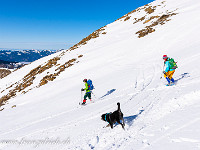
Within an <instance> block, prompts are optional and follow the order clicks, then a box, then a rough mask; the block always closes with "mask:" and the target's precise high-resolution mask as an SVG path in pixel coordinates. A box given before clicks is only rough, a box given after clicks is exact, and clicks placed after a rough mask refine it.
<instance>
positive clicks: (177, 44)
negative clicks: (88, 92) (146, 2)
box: [0, 0, 200, 150]
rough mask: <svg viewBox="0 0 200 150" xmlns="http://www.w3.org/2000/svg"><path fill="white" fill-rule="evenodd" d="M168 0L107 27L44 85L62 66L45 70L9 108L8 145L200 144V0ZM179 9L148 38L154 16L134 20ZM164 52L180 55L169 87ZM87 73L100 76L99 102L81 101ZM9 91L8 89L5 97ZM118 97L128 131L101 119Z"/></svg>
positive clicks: (62, 149) (1, 132) (2, 85)
mask: <svg viewBox="0 0 200 150" xmlns="http://www.w3.org/2000/svg"><path fill="white" fill-rule="evenodd" d="M161 2H162V1H160V0H156V1H154V2H153V3H151V5H152V6H157V7H156V10H155V11H154V12H153V13H152V14H147V13H146V12H145V11H144V9H142V10H140V12H138V11H137V12H136V13H133V14H131V15H130V16H131V18H130V19H129V20H127V21H124V19H120V20H118V21H115V22H114V23H111V24H109V25H107V26H106V27H105V32H106V34H102V35H100V37H98V38H95V39H92V40H90V41H89V42H88V43H87V44H86V45H83V46H81V47H80V48H78V49H76V50H74V51H70V52H69V51H68V52H66V53H65V55H63V56H62V57H61V59H60V60H59V61H58V64H64V63H65V62H67V61H68V60H70V59H72V58H77V57H78V56H79V55H83V57H81V58H79V59H78V61H79V62H78V63H75V64H74V65H73V66H71V67H69V68H67V69H66V70H65V71H64V72H62V73H61V74H60V75H59V76H58V77H57V78H56V79H55V80H54V81H53V82H51V81H49V82H48V84H46V85H44V86H41V87H40V88H36V86H37V85H38V84H39V82H40V80H41V79H42V78H43V77H44V76H45V75H47V72H49V74H50V73H54V72H55V68H56V67H52V68H51V69H48V70H46V71H45V72H43V73H42V74H39V75H37V76H36V79H35V80H34V82H33V84H32V85H31V86H30V87H28V89H31V88H33V89H32V90H30V91H29V92H28V93H26V94H21V93H17V96H16V97H14V98H12V99H10V100H9V101H8V104H6V105H4V106H2V108H4V110H3V111H0V118H1V119H0V124H1V128H0V149H3V150H16V149H20V150H26V149H41V150H44V149H49V150H54V149H58V150H66V149H84V150H88V149H97V150H101V149H102V150H105V149H121V150H125V149H126V150H129V149H130V150H131V149H136V150H138V149H141V150H143V149H148V150H149V149H150V150H151V149H153V150H161V149H162V150H169V149H171V150H198V149H200V126H199V124H200V69H199V63H200V60H199V56H200V51H199V49H200V38H199V35H200V30H199V24H200V17H199V16H198V15H199V14H200V9H199V6H200V1H199V0H193V1H191V0H176V1H174V0H166V2H164V3H163V4H162V3H161ZM158 5H160V6H158ZM142 8H143V7H142ZM172 11H173V12H174V13H177V15H174V16H171V17H170V18H169V19H171V20H170V21H169V22H166V23H165V24H164V25H158V26H156V27H154V28H155V30H156V31H155V32H153V33H150V34H149V35H147V36H145V37H142V38H138V35H137V34H135V33H136V32H137V31H139V30H141V29H143V28H144V27H145V26H147V25H150V24H151V22H148V23H147V24H143V22H144V21H141V22H138V23H136V24H133V22H134V21H135V20H133V18H138V19H139V18H141V17H143V16H144V15H146V17H147V18H150V17H151V16H156V15H159V16H161V15H162V14H166V12H172ZM154 21H155V20H154ZM61 53H62V51H61V52H58V53H55V54H53V55H50V56H47V57H44V58H42V59H39V60H37V61H35V62H33V63H31V64H29V65H27V66H25V67H23V68H21V69H20V70H17V71H15V72H13V73H12V74H10V75H9V76H7V77H6V78H4V79H2V80H0V91H2V90H4V89H6V87H9V86H10V85H11V84H13V83H15V82H18V81H21V79H22V78H23V77H24V76H25V75H26V74H28V73H29V72H30V71H31V70H32V69H34V68H36V67H37V66H39V65H43V64H45V62H47V61H48V60H49V59H51V58H54V57H55V56H59V55H60V54H61ZM164 54H167V55H168V56H169V57H172V58H174V59H175V60H176V61H178V63H177V64H178V69H176V72H175V74H174V78H175V80H176V81H177V84H176V85H175V86H171V87H166V86H165V84H166V83H167V82H166V80H165V79H163V78H162V79H160V76H161V73H162V68H163V60H162V55H164ZM84 78H88V79H92V80H93V84H94V86H95V90H94V91H93V92H94V94H95V96H94V95H92V98H93V100H94V101H95V102H94V103H91V104H90V102H89V101H87V103H88V105H86V106H79V105H78V103H79V102H80V101H81V100H82V99H81V91H80V89H81V88H82V87H84V84H83V82H82V80H83V79H84ZM28 89H26V90H28ZM8 92H9V89H7V90H5V91H4V92H3V93H0V97H1V96H3V95H5V94H7V93H8ZM82 96H83V95H82ZM117 102H120V103H121V110H122V112H123V114H124V120H125V123H126V125H125V130H123V129H122V128H121V126H120V125H116V126H115V127H114V129H111V128H104V127H105V126H106V125H107V123H106V122H104V121H102V120H101V115H102V114H103V113H108V112H112V111H115V110H116V109H117ZM14 105H16V107H13V108H12V106H14ZM3 140H8V141H7V143H6V141H3ZM52 142H54V143H52Z"/></svg>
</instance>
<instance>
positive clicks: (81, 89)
mask: <svg viewBox="0 0 200 150" xmlns="http://www.w3.org/2000/svg"><path fill="white" fill-rule="evenodd" d="M81 103H82V89H81ZM81 103H80V104H81Z"/></svg>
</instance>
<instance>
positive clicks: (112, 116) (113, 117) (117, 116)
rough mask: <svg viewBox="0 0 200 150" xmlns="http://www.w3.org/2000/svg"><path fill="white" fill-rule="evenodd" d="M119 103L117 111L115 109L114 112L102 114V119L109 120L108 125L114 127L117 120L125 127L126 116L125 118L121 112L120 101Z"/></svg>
mask: <svg viewBox="0 0 200 150" xmlns="http://www.w3.org/2000/svg"><path fill="white" fill-rule="evenodd" d="M117 105H118V109H117V110H116V111H114V112H113V113H112V112H111V113H106V114H103V115H101V119H102V120H103V121H106V122H108V123H109V124H108V126H109V125H110V126H111V128H112V129H113V124H115V123H116V122H117V123H119V124H121V125H122V128H123V129H124V126H125V124H124V118H123V113H122V112H121V109H120V103H117ZM120 120H121V121H122V123H121V122H120Z"/></svg>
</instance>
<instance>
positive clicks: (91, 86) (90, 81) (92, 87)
mask: <svg viewBox="0 0 200 150" xmlns="http://www.w3.org/2000/svg"><path fill="white" fill-rule="evenodd" d="M87 83H88V85H89V90H93V89H94V86H93V84H92V80H90V79H89V80H88V81H87Z"/></svg>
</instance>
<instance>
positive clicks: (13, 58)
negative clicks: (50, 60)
mask: <svg viewBox="0 0 200 150" xmlns="http://www.w3.org/2000/svg"><path fill="white" fill-rule="evenodd" d="M55 52H56V51H52V50H0V60H1V61H0V62H1V63H3V61H5V62H4V63H7V62H33V61H35V60H37V59H40V58H42V57H45V56H48V55H51V54H53V53H55Z"/></svg>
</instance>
